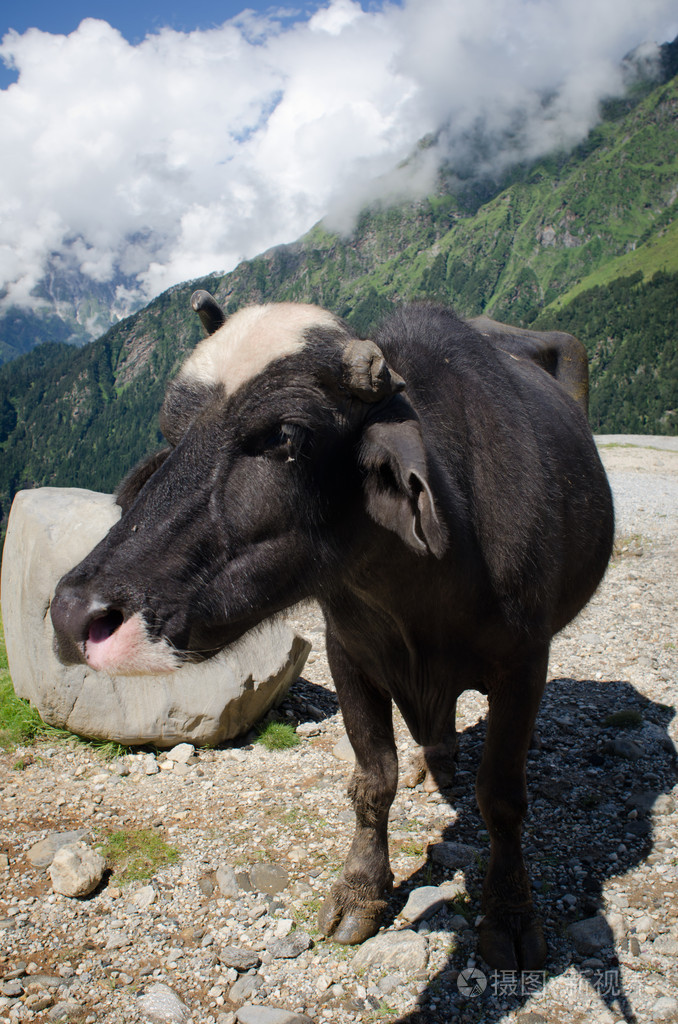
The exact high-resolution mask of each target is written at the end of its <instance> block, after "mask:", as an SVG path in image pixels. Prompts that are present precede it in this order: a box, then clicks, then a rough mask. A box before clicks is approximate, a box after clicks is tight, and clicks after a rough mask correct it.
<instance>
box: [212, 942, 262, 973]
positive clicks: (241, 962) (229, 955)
mask: <svg viewBox="0 0 678 1024" xmlns="http://www.w3.org/2000/svg"><path fill="white" fill-rule="evenodd" d="M218 955H219V961H220V963H222V964H223V965H224V967H233V968H235V970H236V971H250V970H252V968H256V967H258V966H259V964H260V963H261V959H260V957H259V955H258V954H257V953H255V952H254V951H253V950H251V949H241V948H240V946H224V948H223V949H222V950H221V952H220V953H219V954H218Z"/></svg>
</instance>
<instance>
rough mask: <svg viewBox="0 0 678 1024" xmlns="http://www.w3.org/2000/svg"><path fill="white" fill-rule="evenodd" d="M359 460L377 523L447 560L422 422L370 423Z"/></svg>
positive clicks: (411, 544)
mask: <svg viewBox="0 0 678 1024" xmlns="http://www.w3.org/2000/svg"><path fill="white" fill-rule="evenodd" d="M360 462H361V465H362V468H363V470H364V472H365V483H364V489H365V496H366V503H367V511H368V513H369V515H370V516H371V517H372V519H374V521H375V522H377V523H379V524H380V526H384V527H385V528H386V529H387V530H392V531H393V532H394V533H396V534H398V536H399V537H400V538H401V539H402V540H403V541H404V542H405V543H406V544H407V545H408V546H409V547H410V548H412V550H413V551H415V552H416V553H417V554H420V555H425V554H428V553H429V552H430V553H431V554H432V555H435V557H436V558H442V557H443V555H444V554H445V551H446V550H447V542H448V539H447V531H446V529H445V526H444V524H443V523H442V522H441V521H440V518H439V517H438V513H437V511H436V507H435V499H434V497H433V492H432V490H431V485H430V483H429V474H428V469H427V465H426V452H425V449H424V442H423V440H422V436H421V430H420V428H419V423H418V422H417V420H415V419H407V420H405V421H404V422H390V421H389V422H383V421H382V422H376V423H371V424H370V425H369V426H368V427H366V429H365V430H364V432H363V441H362V446H361V451H360Z"/></svg>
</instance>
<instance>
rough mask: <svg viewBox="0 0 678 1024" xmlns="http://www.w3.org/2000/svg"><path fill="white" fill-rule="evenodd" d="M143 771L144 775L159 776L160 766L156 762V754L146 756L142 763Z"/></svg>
mask: <svg viewBox="0 0 678 1024" xmlns="http://www.w3.org/2000/svg"><path fill="white" fill-rule="evenodd" d="M141 770H142V772H143V774H144V775H157V774H158V772H159V771H160V765H159V764H158V762H157V761H156V758H155V754H146V755H145V757H144V758H143V759H142V762H141Z"/></svg>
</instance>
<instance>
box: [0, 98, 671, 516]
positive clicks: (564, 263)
mask: <svg viewBox="0 0 678 1024" xmlns="http://www.w3.org/2000/svg"><path fill="white" fill-rule="evenodd" d="M677 114H678V82H677V81H676V79H675V78H674V79H672V80H671V81H670V82H668V83H664V84H662V85H660V86H657V87H656V88H654V89H652V90H651V91H650V92H649V94H648V95H646V96H645V97H644V98H642V99H641V100H638V98H637V97H636V99H635V100H634V101H633V102H631V101H629V102H628V103H626V104H618V105H616V106H614V107H611V108H610V110H609V111H608V114H607V118H606V120H604V121H603V122H602V123H601V124H600V125H599V127H598V128H597V129H596V130H595V131H594V132H592V133H591V135H590V136H589V138H588V139H587V140H586V141H585V143H583V144H582V145H581V146H580V147H579V148H578V149H577V150H576V151H575V152H573V153H570V154H560V155H554V156H553V157H552V158H550V159H548V160H541V161H539V162H538V163H537V164H535V165H532V166H529V167H528V166H521V167H514V168H512V169H511V171H510V172H509V173H508V174H507V177H506V178H505V179H504V180H503V181H485V180H483V181H480V180H477V179H474V178H471V177H469V178H468V179H467V180H464V181H461V180H460V179H459V175H458V174H457V175H456V176H455V175H451V174H450V173H449V171H441V175H440V182H439V187H438V189H437V191H436V193H435V194H434V195H431V196H429V197H428V198H426V199H424V200H422V201H420V202H417V203H411V204H408V205H402V206H398V207H380V206H378V205H377V206H375V207H372V208H370V209H367V210H364V211H363V213H362V214H361V215H360V217H359V219H358V223H357V225H356V227H355V230H354V231H353V232H352V234H351V235H350V237H340V236H338V235H336V234H332V233H330V232H329V231H328V230H327V229H326V228H325V227H323V225H318V226H317V227H315V228H314V229H313V230H312V231H310V232H309V233H308V235H306V236H305V237H304V238H302V239H301V240H300V241H298V242H296V243H294V244H292V245H288V246H281V247H278V248H276V249H273V250H271V251H269V252H267V253H264V254H263V255H262V256H260V257H257V258H256V259H254V260H251V261H248V262H245V263H243V264H241V265H240V266H239V267H238V268H236V270H235V271H233V272H232V273H230V274H227V275H224V276H214V277H211V278H208V279H205V280H202V281H197V282H190V283H187V284H185V285H181V286H178V287H176V288H174V289H171V290H170V291H168V292H166V293H165V294H163V295H161V296H160V297H159V298H158V299H156V300H154V301H153V302H152V303H151V304H150V305H149V306H148V307H146V309H144V310H141V311H140V312H139V313H137V314H136V315H134V316H133V317H130V318H128V319H127V320H125V321H122V322H121V323H120V324H118V325H116V326H115V327H113V328H112V329H111V330H110V331H108V333H107V334H105V335H104V336H103V337H102V338H101V339H99V340H98V341H96V342H94V343H92V344H90V345H88V346H86V347H85V348H83V349H80V350H74V349H73V348H71V347H69V346H65V345H42V346H40V347H39V348H37V349H35V350H33V351H32V352H30V353H29V354H28V355H26V356H23V357H20V358H18V359H16V360H14V361H12V362H11V363H9V364H7V365H5V366H3V367H0V449H1V450H2V459H1V465H0V506H1V511H2V516H3V520H4V518H5V517H6V514H7V512H8V509H9V504H10V502H11V498H12V496H13V494H14V493H15V491H16V490H17V489H18V488H21V487H29V486H35V485H42V484H57V485H76V486H84V487H93V488H97V489H107V490H108V489H112V488H113V487H114V485H115V483H116V482H117V481H118V480H119V479H120V477H121V475H122V474H123V473H124V472H125V471H126V470H127V469H128V468H130V467H131V465H132V464H133V463H134V462H135V461H136V460H137V459H139V458H141V457H142V456H143V455H144V454H145V453H146V452H147V451H148V450H150V449H153V448H154V447H155V446H157V444H158V443H159V435H158V429H157V411H158V409H159V407H160V403H161V399H162V393H163V389H164V386H165V383H166V381H167V378H168V377H169V376H170V375H171V374H172V372H174V371H175V369H176V368H177V367H178V365H179V363H180V362H181V360H182V359H183V357H184V356H185V354H186V352H187V351H188V350H189V349H190V348H191V347H192V346H193V345H194V344H195V343H196V341H197V339H198V338H199V336H200V333H201V332H200V326H199V322H198V320H197V317H196V316H195V314H193V313H192V311H191V310H190V306H189V297H190V293H191V291H192V290H193V289H194V288H195V287H205V288H208V289H209V290H210V291H212V292H213V293H214V294H216V296H217V298H218V300H219V301H220V303H221V304H222V305H223V306H224V307H225V308H226V309H227V310H228V311H229V312H232V311H233V310H235V309H237V308H238V307H239V306H241V305H243V304H245V303H249V302H260V301H276V300H284V299H292V300H301V301H310V302H316V303H318V304H320V305H323V306H325V307H327V308H329V309H331V310H333V311H335V312H337V313H339V314H340V315H342V316H344V317H346V318H347V319H348V320H349V322H351V324H352V325H353V326H354V328H355V329H356V330H357V331H359V332H361V333H363V334H369V332H370V331H371V330H372V329H373V327H374V325H375V323H376V321H377V320H379V319H380V318H381V317H382V316H383V315H384V314H385V313H387V312H388V310H389V309H391V308H392V307H393V305H394V304H396V303H398V302H402V301H404V300H411V299H418V298H432V299H437V300H441V301H444V302H450V303H452V304H454V305H455V306H456V307H457V308H458V310H459V311H460V312H461V313H462V314H464V315H467V316H472V315H476V314H478V313H481V312H486V313H489V314H490V315H491V316H494V317H496V318H499V319H504V320H507V321H510V322H513V323H518V324H523V325H525V326H529V325H533V326H536V327H546V326H558V327H561V328H563V329H566V330H569V331H571V332H572V333H574V334H577V335H578V336H580V337H581V338H582V340H583V341H584V342H585V344H586V345H587V348H588V350H589V353H590V356H591V370H592V424H593V426H594V428H595V429H596V430H598V431H601V432H618V431H643V432H648V433H650V432H656V433H675V432H676V431H678V393H677V391H678V383H677V379H678V375H677V370H678V367H677V365H676V360H677V356H676V350H677V348H678V325H677V323H678V321H677V318H676V314H675V309H676V299H677V298H678V218H676V209H677V204H676V196H677V195H678V131H677V124H676V122H677Z"/></svg>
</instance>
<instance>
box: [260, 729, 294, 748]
mask: <svg viewBox="0 0 678 1024" xmlns="http://www.w3.org/2000/svg"><path fill="white" fill-rule="evenodd" d="M258 731H259V736H258V738H257V741H256V742H257V743H261V744H263V746H265V747H266V749H267V750H287V749H288V748H289V747H296V746H297V745H298V744H299V742H300V740H299V737H298V736H297V734H296V732H295V731H294V727H293V726H291V725H290V724H289V723H288V722H267V723H266V724H265V725H264V726H262V727H261V728H260V729H259V730H258Z"/></svg>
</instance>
